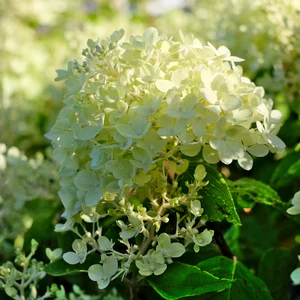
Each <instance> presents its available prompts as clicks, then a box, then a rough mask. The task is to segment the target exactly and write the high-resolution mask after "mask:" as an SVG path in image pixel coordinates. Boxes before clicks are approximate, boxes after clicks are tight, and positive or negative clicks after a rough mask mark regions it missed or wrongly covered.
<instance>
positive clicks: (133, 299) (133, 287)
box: [129, 272, 139, 300]
mask: <svg viewBox="0 0 300 300" xmlns="http://www.w3.org/2000/svg"><path fill="white" fill-rule="evenodd" d="M138 290H139V286H138V284H137V273H136V272H133V274H132V278H131V280H130V284H129V291H130V300H139V295H138Z"/></svg>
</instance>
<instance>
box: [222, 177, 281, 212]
mask: <svg viewBox="0 0 300 300" xmlns="http://www.w3.org/2000/svg"><path fill="white" fill-rule="evenodd" d="M228 183H229V186H230V191H231V194H232V196H233V199H234V200H235V201H236V202H237V203H238V204H239V205H240V206H241V207H243V208H252V207H254V205H255V203H262V204H266V205H274V204H283V203H282V202H281V200H280V198H279V196H278V194H277V192H276V191H275V190H273V189H272V188H271V187H270V186H268V185H267V184H265V183H263V182H261V181H257V180H255V179H251V178H242V179H239V180H236V181H233V182H232V181H231V182H229V181H228Z"/></svg>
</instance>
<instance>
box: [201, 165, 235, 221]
mask: <svg viewBox="0 0 300 300" xmlns="http://www.w3.org/2000/svg"><path fill="white" fill-rule="evenodd" d="M205 169H206V172H207V174H206V177H205V180H207V181H208V182H209V183H208V185H206V186H205V187H204V188H203V189H202V190H200V191H199V195H200V196H202V197H203V199H201V205H202V206H203V208H204V213H205V214H207V215H208V218H209V220H210V221H219V222H220V221H222V220H224V219H226V220H227V221H228V222H231V223H234V224H238V225H240V224H241V222H240V218H239V215H238V214H237V211H236V208H235V205H234V201H233V199H232V196H231V193H230V191H229V188H228V186H227V183H226V181H225V179H224V178H223V177H222V175H221V174H220V173H219V172H218V171H217V170H215V169H214V168H213V167H211V166H209V165H205Z"/></svg>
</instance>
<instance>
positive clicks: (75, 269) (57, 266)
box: [45, 253, 101, 276]
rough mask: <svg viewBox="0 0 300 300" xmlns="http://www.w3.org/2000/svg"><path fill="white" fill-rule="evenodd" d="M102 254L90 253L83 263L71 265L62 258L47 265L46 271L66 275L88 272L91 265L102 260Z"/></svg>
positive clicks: (55, 274)
mask: <svg viewBox="0 0 300 300" xmlns="http://www.w3.org/2000/svg"><path fill="white" fill-rule="evenodd" d="M100 259H101V257H100V255H97V254H96V253H93V254H90V255H89V256H88V257H87V258H86V260H85V262H84V263H83V264H76V265H69V264H68V263H66V262H65V261H64V260H63V259H62V258H61V259H58V260H56V261H54V262H53V263H51V264H49V265H47V266H45V272H47V274H49V275H51V276H65V275H70V274H76V273H82V272H87V270H88V268H89V267H90V266H91V265H94V264H98V263H99V262H100Z"/></svg>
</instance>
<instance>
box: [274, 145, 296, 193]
mask: <svg viewBox="0 0 300 300" xmlns="http://www.w3.org/2000/svg"><path fill="white" fill-rule="evenodd" d="M299 178H300V151H299V150H298V151H292V152H291V153H289V154H287V155H286V156H285V157H283V158H282V159H281V160H280V161H279V163H278V165H277V167H276V169H275V171H274V173H273V174H272V176H271V180H270V183H271V184H273V185H275V186H276V187H277V188H280V187H283V186H287V185H289V184H291V183H293V182H294V181H297V182H298V184H299V180H298V179H299Z"/></svg>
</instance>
